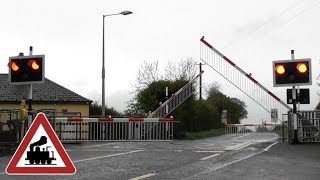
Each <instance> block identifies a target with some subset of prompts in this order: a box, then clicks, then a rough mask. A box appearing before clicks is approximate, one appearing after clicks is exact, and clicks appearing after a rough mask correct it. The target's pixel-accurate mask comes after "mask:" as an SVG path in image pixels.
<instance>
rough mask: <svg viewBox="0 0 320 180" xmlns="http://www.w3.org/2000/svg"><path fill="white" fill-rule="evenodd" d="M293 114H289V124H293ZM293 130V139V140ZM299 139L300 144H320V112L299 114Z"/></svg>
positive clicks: (302, 112) (300, 112)
mask: <svg viewBox="0 0 320 180" xmlns="http://www.w3.org/2000/svg"><path fill="white" fill-rule="evenodd" d="M292 120H293V118H292V112H290V113H289V123H290V124H291V127H292V126H293V125H292V124H293V123H292ZM292 131H293V128H291V131H290V132H291V133H290V134H291V138H292V136H293V135H292ZM298 139H299V142H311V143H313V142H320V111H299V112H298Z"/></svg>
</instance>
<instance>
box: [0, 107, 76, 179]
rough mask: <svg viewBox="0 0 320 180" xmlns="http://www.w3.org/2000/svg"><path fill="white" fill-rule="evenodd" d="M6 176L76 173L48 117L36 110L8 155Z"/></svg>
mask: <svg viewBox="0 0 320 180" xmlns="http://www.w3.org/2000/svg"><path fill="white" fill-rule="evenodd" d="M6 173H7V174H9V175H72V174H75V173H76V168H75V166H74V165H73V163H72V161H71V160H70V157H69V156H68V154H67V153H66V151H65V149H64V148H63V146H62V144H61V142H60V141H59V139H58V137H57V135H56V133H55V132H54V130H53V129H52V127H51V125H50V123H49V121H48V119H47V118H46V116H45V115H44V114H43V113H39V114H38V115H37V116H36V118H35V120H34V121H33V123H32V124H31V126H30V128H29V130H28V132H27V133H26V135H25V137H24V138H23V140H22V142H21V143H20V145H19V147H18V149H17V150H16V152H15V153H14V155H13V157H12V158H11V160H10V162H9V164H8V166H7V168H6Z"/></svg>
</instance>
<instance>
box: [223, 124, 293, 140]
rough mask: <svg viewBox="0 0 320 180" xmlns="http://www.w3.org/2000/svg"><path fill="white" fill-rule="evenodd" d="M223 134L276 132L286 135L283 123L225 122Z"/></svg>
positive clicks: (282, 135) (281, 135)
mask: <svg viewBox="0 0 320 180" xmlns="http://www.w3.org/2000/svg"><path fill="white" fill-rule="evenodd" d="M224 128H225V134H246V133H277V134H278V135H279V136H280V137H286V131H287V130H286V129H287V128H286V126H285V125H283V124H267V123H263V124H225V126H224Z"/></svg>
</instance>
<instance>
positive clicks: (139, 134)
mask: <svg viewBox="0 0 320 180" xmlns="http://www.w3.org/2000/svg"><path fill="white" fill-rule="evenodd" d="M54 129H55V131H56V134H57V135H58V137H59V139H60V140H61V141H62V142H77V141H170V140H172V139H173V119H172V118H56V119H55V128H54Z"/></svg>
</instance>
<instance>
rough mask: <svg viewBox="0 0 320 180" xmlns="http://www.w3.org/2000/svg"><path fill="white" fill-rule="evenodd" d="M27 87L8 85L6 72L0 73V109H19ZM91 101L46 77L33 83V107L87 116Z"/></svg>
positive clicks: (26, 96)
mask: <svg viewBox="0 0 320 180" xmlns="http://www.w3.org/2000/svg"><path fill="white" fill-rule="evenodd" d="M28 87H29V86H28V85H10V84H9V82H8V74H0V110H1V109H2V110H3V109H20V105H21V100H23V99H25V100H26V101H27V100H28V89H29V88H28ZM91 103H92V101H91V100H90V99H87V98H85V97H83V96H81V95H79V94H77V93H75V92H73V91H71V90H69V89H67V88H65V87H63V86H61V85H59V84H57V83H55V82H53V81H51V80H49V79H47V78H46V79H45V83H44V84H34V85H33V98H32V108H33V109H54V110H55V111H56V112H62V113H68V112H69V113H70V112H78V113H81V116H89V106H90V104H91ZM0 116H1V115H0Z"/></svg>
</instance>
